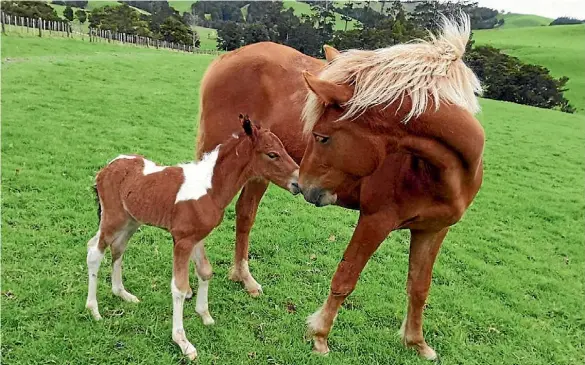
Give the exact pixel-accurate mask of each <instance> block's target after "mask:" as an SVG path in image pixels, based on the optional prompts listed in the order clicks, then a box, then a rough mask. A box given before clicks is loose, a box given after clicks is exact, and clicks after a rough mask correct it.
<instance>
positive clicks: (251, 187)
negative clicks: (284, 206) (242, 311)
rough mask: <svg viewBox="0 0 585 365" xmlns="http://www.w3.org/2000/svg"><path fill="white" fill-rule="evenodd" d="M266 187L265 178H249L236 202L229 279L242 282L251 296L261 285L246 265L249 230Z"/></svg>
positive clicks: (259, 291) (258, 291) (256, 292)
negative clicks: (231, 264) (233, 246)
mask: <svg viewBox="0 0 585 365" xmlns="http://www.w3.org/2000/svg"><path fill="white" fill-rule="evenodd" d="M267 187H268V182H267V181H265V180H250V181H249V182H248V183H247V184H246V185H245V186H244V188H243V189H242V192H241V193H240V197H239V198H238V202H237V203H236V252H235V256H234V266H233V267H232V270H231V272H230V279H231V280H233V281H239V282H242V283H243V284H244V287H245V288H246V290H247V291H248V293H249V294H250V295H251V296H253V297H257V296H259V295H260V293H262V286H260V284H258V282H257V281H256V280H254V278H253V277H252V274H250V269H249V267H248V246H249V243H250V230H251V229H252V225H253V224H254V219H255V218H256V212H257V211H258V205H259V204H260V200H261V199H262V196H263V195H264V193H265V192H266V188H267Z"/></svg>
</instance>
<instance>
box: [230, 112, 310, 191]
mask: <svg viewBox="0 0 585 365" xmlns="http://www.w3.org/2000/svg"><path fill="white" fill-rule="evenodd" d="M240 122H241V123H242V127H243V128H244V132H245V134H246V136H247V137H248V138H250V139H251V140H252V153H253V155H252V157H251V160H250V168H251V170H252V176H253V177H260V178H264V179H266V180H269V181H270V182H272V183H274V184H276V185H278V186H280V187H281V188H284V189H287V190H289V191H290V192H291V193H293V194H298V193H299V191H300V190H299V186H298V178H299V165H297V163H296V162H294V160H293V159H292V158H291V157H290V156H289V154H288V153H287V152H286V150H285V149H284V146H283V145H282V142H281V141H280V139H279V138H278V137H277V136H276V135H274V133H272V132H270V131H269V130H268V129H265V128H261V127H259V126H257V125H255V124H254V123H252V122H251V121H250V119H249V118H248V116H247V115H242V114H240Z"/></svg>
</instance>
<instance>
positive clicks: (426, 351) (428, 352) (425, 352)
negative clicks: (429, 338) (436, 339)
mask: <svg viewBox="0 0 585 365" xmlns="http://www.w3.org/2000/svg"><path fill="white" fill-rule="evenodd" d="M418 354H419V356H420V357H422V358H423V359H425V360H429V361H435V362H440V360H439V356H438V355H437V353H436V352H435V350H433V349H432V348H431V347H429V346H428V345H426V346H424V347H421V348H419V349H418Z"/></svg>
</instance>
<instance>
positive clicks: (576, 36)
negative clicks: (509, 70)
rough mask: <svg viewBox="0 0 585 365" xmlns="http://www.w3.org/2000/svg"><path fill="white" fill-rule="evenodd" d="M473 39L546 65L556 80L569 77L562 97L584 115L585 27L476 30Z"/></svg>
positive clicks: (527, 60)
mask: <svg viewBox="0 0 585 365" xmlns="http://www.w3.org/2000/svg"><path fill="white" fill-rule="evenodd" d="M473 39H475V40H476V44H490V45H493V46H494V47H497V48H500V49H502V50H503V51H504V52H506V53H508V54H510V55H512V56H516V57H518V58H520V59H521V60H523V61H525V62H529V63H535V64H538V65H542V66H545V67H547V68H548V69H549V70H550V71H551V73H552V75H554V76H555V77H561V76H567V77H569V82H568V83H567V88H568V89H569V90H568V91H567V92H566V93H565V96H566V97H567V99H569V101H570V102H571V104H573V106H575V107H576V108H577V110H578V112H579V113H584V112H585V67H584V66H583V65H584V64H585V24H583V25H563V26H552V27H532V28H512V29H503V28H502V29H492V30H478V31H474V32H473Z"/></svg>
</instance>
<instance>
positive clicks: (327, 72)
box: [302, 13, 481, 133]
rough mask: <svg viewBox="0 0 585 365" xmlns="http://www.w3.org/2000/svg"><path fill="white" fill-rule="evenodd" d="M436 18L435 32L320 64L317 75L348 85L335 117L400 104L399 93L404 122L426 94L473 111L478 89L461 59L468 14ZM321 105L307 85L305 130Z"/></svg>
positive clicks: (425, 101)
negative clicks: (406, 103)
mask: <svg viewBox="0 0 585 365" xmlns="http://www.w3.org/2000/svg"><path fill="white" fill-rule="evenodd" d="M442 20H443V24H442V29H441V32H440V34H438V35H434V34H432V33H430V32H429V35H430V36H429V40H417V41H415V42H411V43H406V44H398V45H395V46H392V47H388V48H381V49H378V50H375V51H364V50H348V51H345V52H342V53H341V54H340V55H339V56H337V57H336V58H335V59H334V60H333V61H331V62H330V63H329V64H328V65H327V66H325V67H324V68H323V70H322V71H321V73H320V74H319V78H320V79H322V80H327V81H330V82H333V83H336V84H349V85H352V86H353V87H354V94H353V96H352V98H351V99H350V100H349V101H348V102H347V103H345V104H344V105H343V107H344V108H345V113H344V114H343V115H342V116H341V118H340V119H349V120H350V119H355V118H357V117H359V116H360V115H362V114H363V113H364V112H365V111H366V110H367V109H368V108H371V107H374V106H380V105H383V106H385V107H386V106H389V105H391V104H392V103H394V102H396V101H400V104H401V105H402V101H403V99H404V97H405V96H407V97H409V98H410V99H411V102H412V107H411V109H410V111H409V112H408V114H407V115H406V117H405V118H404V120H403V122H404V123H407V122H408V121H409V120H410V119H412V118H416V117H419V116H420V115H421V114H423V113H424V112H425V111H426V110H427V108H428V106H429V104H430V102H431V100H432V104H434V105H435V108H436V109H438V108H439V105H440V102H444V103H448V104H455V105H458V106H459V107H461V108H463V109H465V110H467V111H469V112H471V113H473V114H474V113H477V112H478V111H479V110H480V107H479V103H478V100H477V97H476V95H475V94H476V93H477V94H479V93H481V85H480V82H479V80H478V78H477V76H476V75H475V74H474V73H473V71H471V69H469V68H468V67H467V66H466V65H465V63H463V60H462V57H463V54H464V53H465V46H466V45H467V42H468V41H469V36H470V32H471V30H470V29H471V27H470V21H469V17H468V16H467V15H465V14H463V13H462V14H461V15H460V16H459V19H458V21H457V22H456V21H454V20H452V19H451V20H450V19H447V18H446V17H444V16H443V17H442ZM399 108H400V107H399ZM324 109H325V107H324V105H323V103H322V102H321V101H320V100H319V99H318V98H317V96H316V95H315V93H313V92H311V91H310V92H309V93H308V95H307V100H306V103H305V107H304V109H303V115H302V118H303V120H304V132H305V133H310V131H311V130H312V129H313V127H314V125H315V123H317V121H318V120H319V118H320V117H321V115H322V114H323V112H324Z"/></svg>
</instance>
